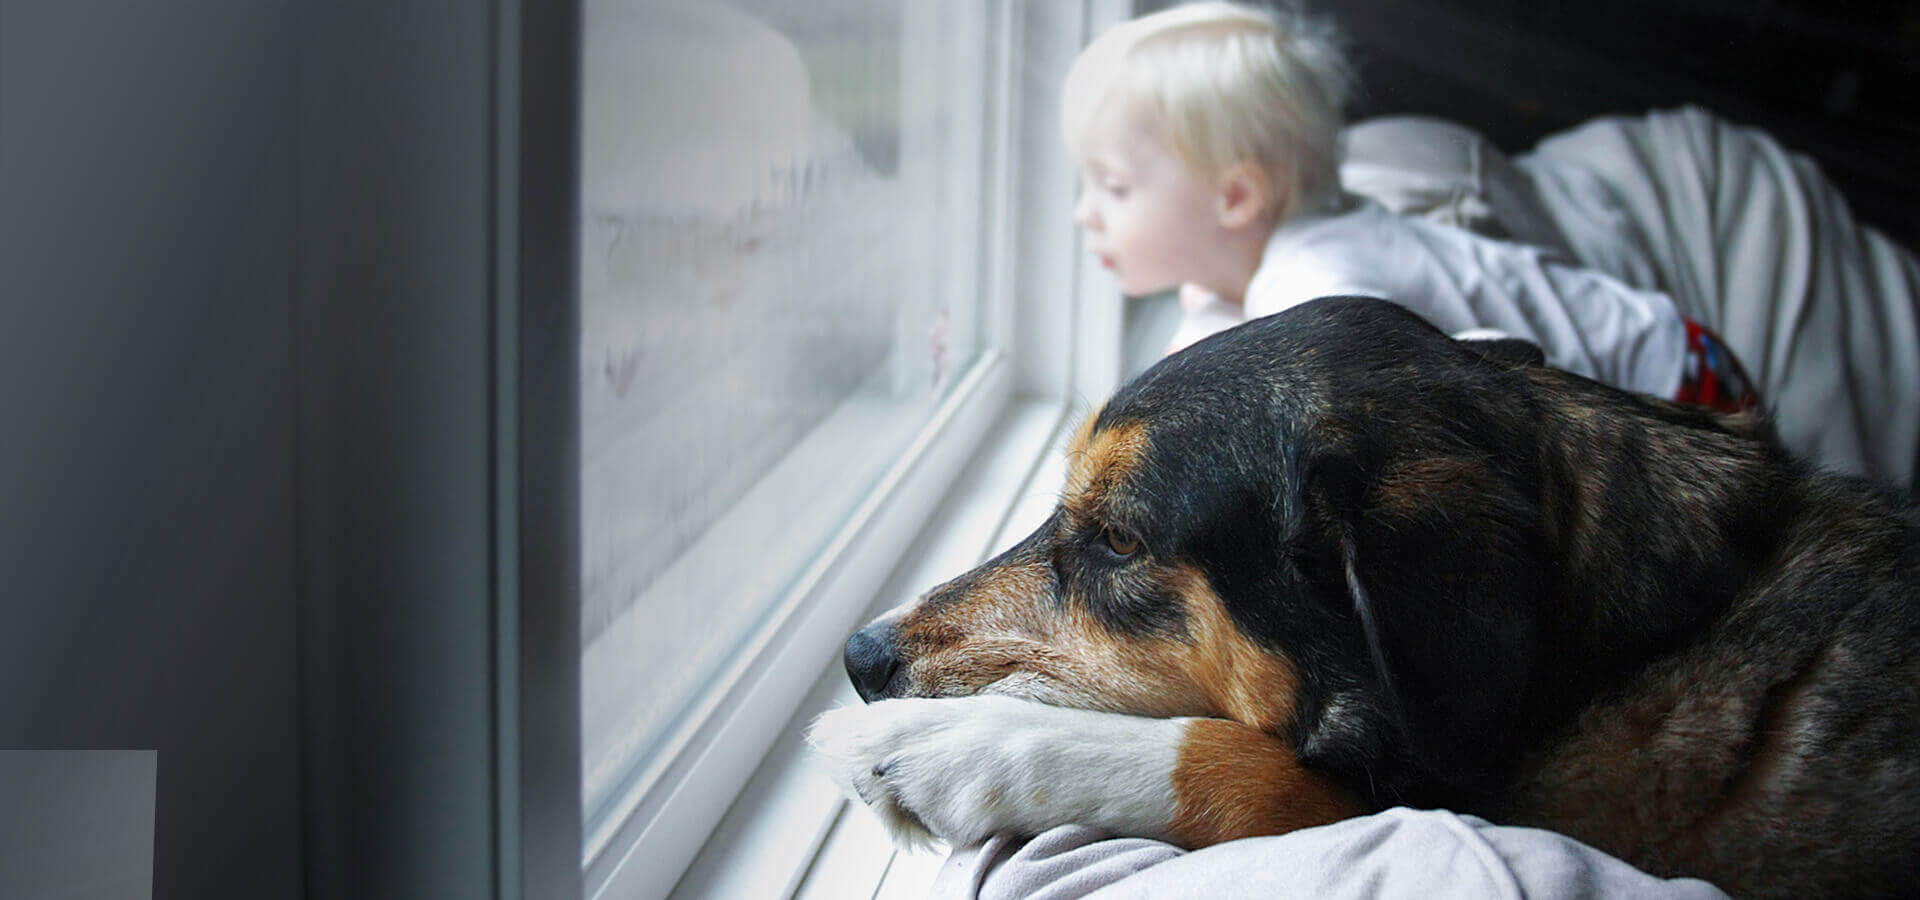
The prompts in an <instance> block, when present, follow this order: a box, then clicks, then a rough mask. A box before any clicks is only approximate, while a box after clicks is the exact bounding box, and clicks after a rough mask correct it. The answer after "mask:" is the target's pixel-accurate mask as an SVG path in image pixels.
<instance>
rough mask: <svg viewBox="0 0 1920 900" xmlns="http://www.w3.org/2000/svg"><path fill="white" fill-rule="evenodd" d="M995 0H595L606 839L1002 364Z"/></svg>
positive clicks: (586, 495) (588, 343) (587, 284)
mask: <svg viewBox="0 0 1920 900" xmlns="http://www.w3.org/2000/svg"><path fill="white" fill-rule="evenodd" d="M987 7H988V4H981V3H974V2H957V0H956V2H947V3H934V2H904V3H903V2H898V0H827V2H819V0H810V2H807V3H792V2H783V0H759V2H736V3H719V2H701V0H589V2H588V3H587V4H586V11H585V13H586V14H585V22H584V26H585V68H584V72H585V83H584V93H585V105H584V110H583V129H584V133H583V141H582V145H583V146H582V154H583V160H582V163H583V165H582V195H583V196H582V204H581V208H582V216H583V221H582V223H581V224H582V233H581V256H580V271H581V289H582V292H583V294H582V298H581V335H580V340H581V354H580V357H581V365H582V368H581V372H580V402H581V407H582V408H581V413H582V416H581V427H582V429H583V435H582V441H581V454H582V460H581V463H582V466H581V479H582V484H581V501H582V510H583V515H584V519H585V520H584V523H583V526H584V527H583V534H582V559H581V566H582V573H583V585H582V587H583V601H582V602H583V604H584V609H583V610H582V616H581V621H582V629H583V634H582V638H583V642H584V646H585V647H586V650H585V658H584V660H583V665H582V676H581V677H582V684H581V689H582V701H583V730H584V734H583V736H582V737H583V755H584V758H583V770H584V773H583V774H584V797H583V802H584V805H585V810H586V813H587V816H588V827H589V830H590V832H592V831H597V830H599V829H600V828H601V827H602V826H603V825H605V824H606V822H608V821H609V820H610V818H617V816H615V815H614V814H616V813H618V812H619V809H618V807H620V806H621V805H622V804H623V803H631V802H632V799H633V796H634V788H635V786H636V785H638V784H642V783H644V782H645V781H646V780H647V779H648V778H649V777H650V776H649V772H650V771H652V768H651V767H654V766H657V765H658V764H660V763H661V762H662V761H663V760H664V759H665V757H666V750H667V749H669V748H670V746H671V740H672V738H673V736H674V734H675V728H676V726H677V725H678V724H680V723H682V722H684V721H687V718H686V715H687V713H688V712H689V711H690V710H697V709H699V708H700V704H701V703H702V702H703V700H705V699H707V698H706V697H705V695H704V694H703V692H704V691H706V690H708V689H709V688H711V687H712V686H713V685H715V684H716V683H717V682H719V681H723V680H724V678H725V676H726V674H727V673H728V671H729V669H728V667H729V666H730V665H734V664H736V663H737V657H738V655H739V651H740V650H741V649H742V646H743V642H744V641H747V640H748V639H749V638H750V636H751V634H752V632H753V629H754V628H755V627H756V626H759V625H761V624H762V623H763V622H764V621H765V620H766V619H767V617H768V616H769V614H770V613H771V612H772V611H773V610H775V609H777V608H778V605H779V602H780V600H781V599H782V598H783V597H784V596H785V595H786V593H787V591H788V590H789V589H790V588H791V587H792V586H793V584H794V581H795V579H796V577H797V576H799V575H800V574H801V573H802V572H803V571H804V570H805V569H806V567H807V566H808V565H809V564H810V563H813V562H814V561H815V559H816V557H817V556H818V554H819V553H820V551H821V550H822V549H823V547H824V546H825V545H826V543H827V542H828V541H829V540H830V539H831V537H832V536H833V535H834V534H835V532H836V530H837V529H839V528H840V527H841V526H842V525H843V523H845V522H846V521H847V518H848V516H849V514H850V512H852V511H853V510H854V509H855V508H856V507H857V506H858V505H859V504H860V502H861V501H862V500H863V499H864V498H865V497H866V496H867V495H868V493H869V492H870V490H871V489H872V488H873V486H874V485H875V483H876V481H877V480H878V479H879V478H880V476H881V475H882V474H883V473H884V472H885V471H886V469H887V467H888V466H889V465H890V464H892V463H893V462H894V461H895V460H896V459H898V457H899V456H900V454H901V453H902V451H903V449H904V448H905V447H906V446H907V444H908V443H909V442H910V441H911V440H912V438H913V437H914V435H915V434H916V433H917V432H918V430H919V429H920V428H921V427H922V426H923V425H924V424H925V423H926V422H927V420H928V417H929V414H930V413H931V412H932V411H933V409H934V408H935V407H936V405H937V404H938V403H939V401H940V400H941V399H942V398H943V396H944V395H945V393H946V392H947V391H948V390H949V388H950V387H951V386H952V385H953V384H954V382H955V381H956V380H957V379H958V378H959V377H960V376H961V375H962V374H963V373H964V372H965V370H966V369H967V367H968V366H969V365H970V364H971V363H972V362H973V361H975V360H976V359H977V358H978V357H979V354H980V349H981V338H980V325H979V323H980V319H981V316H980V314H979V311H978V302H977V299H976V298H977V297H978V294H979V290H978V288H979V284H980V272H979V265H978V260H979V247H980V208H981V206H980V204H981V200H982V193H983V191H982V185H981V184H980V180H981V169H982V160H983V158H984V157H983V156H982V152H983V151H982V147H983V144H984V141H985V130H984V127H983V122H984V119H983V103H984V100H983V96H984V95H985V94H986V93H987V92H986V91H985V90H984V89H983V85H984V84H985V83H986V74H985V62H984V59H985V54H986V52H987V47H986V42H985V39H984V36H985V34H986V29H985V25H984V23H983V22H980V21H977V20H978V18H979V17H980V16H982V15H984V14H985V11H986V9H987ZM592 843H593V842H592V841H590V845H591V844H592Z"/></svg>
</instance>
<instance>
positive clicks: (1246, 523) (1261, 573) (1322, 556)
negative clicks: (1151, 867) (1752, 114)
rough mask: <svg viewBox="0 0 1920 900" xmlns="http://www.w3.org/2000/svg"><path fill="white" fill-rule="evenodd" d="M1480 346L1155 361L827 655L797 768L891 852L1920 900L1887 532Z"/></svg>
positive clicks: (1393, 326) (1917, 778)
mask: <svg viewBox="0 0 1920 900" xmlns="http://www.w3.org/2000/svg"><path fill="white" fill-rule="evenodd" d="M1513 350H1514V348H1513V347H1511V346H1510V345H1478V344H1473V343H1465V342H1458V341H1454V340H1452V339H1450V338H1448V337H1447V336H1446V335H1444V334H1441V333H1440V332H1438V331H1437V330H1435V329H1433V328H1432V327H1430V326H1429V325H1427V324H1426V323H1425V322H1423V321H1421V320H1420V319H1418V318H1417V317H1415V316H1414V315H1412V314H1411V313H1408V312H1407V311H1405V310H1403V309H1401V308H1400V307H1398V306H1395V305H1393V304H1390V303H1386V302H1383V301H1373V300H1361V299H1355V298H1334V299H1324V300H1319V301H1315V302H1313V303H1310V304H1305V305H1302V306H1299V307H1296V308H1294V309H1292V310H1289V311H1288V312H1285V313H1281V314H1279V315H1277V316H1271V317H1268V318H1266V319H1261V320H1258V321H1255V322H1252V323H1248V324H1247V325H1244V326H1241V327H1239V328H1236V329H1233V330H1231V331H1228V332H1224V333H1222V334H1219V335H1215V336H1214V337H1212V338H1210V339H1208V340H1206V341H1204V342H1202V343H1200V344H1197V345H1195V346H1194V347H1192V348H1189V349H1188V350H1186V351H1184V352H1182V353H1180V354H1177V355H1175V356H1173V357H1170V358H1168V359H1166V360H1164V361H1162V362H1161V363H1160V364H1158V365H1156V366H1154V367H1153V368H1152V369H1151V370H1149V371H1148V372H1147V373H1145V374H1144V375H1142V376H1141V377H1140V378H1138V379H1137V380H1135V381H1134V382H1133V383H1132V384H1130V385H1128V386H1127V387H1125V388H1123V389H1122V390H1121V391H1120V392H1119V393H1118V394H1117V395H1116V396H1114V398H1113V399H1112V400H1111V401H1110V402H1109V403H1108V404H1107V406H1106V407H1105V408H1104V409H1103V410H1101V411H1100V412H1099V413H1098V414H1097V415H1096V416H1095V417H1093V418H1092V419H1090V420H1089V421H1088V423H1087V424H1086V426H1084V427H1083V428H1082V430H1081V433H1080V434H1079V435H1078V436H1077V437H1076V438H1075V440H1074V442H1073V445H1072V447H1071V448H1070V450H1069V454H1070V455H1069V478H1068V483H1067V485H1066V487H1065V489H1064V492H1063V495H1062V498H1061V502H1060V505H1059V508H1058V509H1057V511H1056V512H1055V513H1054V515H1053V516H1052V517H1051V518H1050V519H1049V520H1048V521H1047V522H1046V523H1045V524H1044V525H1042V526H1041V527H1040V528H1039V530H1037V531H1035V532H1034V533H1033V534H1032V535H1031V536H1030V537H1028V538H1027V539H1026V540H1024V541H1021V542H1020V543H1019V544H1018V545H1017V546H1015V547H1013V548H1012V549H1010V550H1008V551H1007V552H1005V553H1003V554H1001V555H1000V556H999V557H997V558H995V559H993V560H992V561H990V562H988V563H986V564H985V565H983V566H981V567H980V568H978V569H976V570H974V571H972V572H969V573H967V574H965V575H962V576H960V577H959V578H957V579H955V580H953V581H951V582H948V583H947V584H944V585H941V586H940V587H938V588H936V589H934V590H933V591H931V592H930V593H928V594H927V595H926V596H924V597H922V598H921V599H920V600H918V601H916V602H914V603H911V604H908V605H907V606H905V607H902V608H901V609H899V610H896V611H895V612H893V613H891V614H889V615H888V616H886V617H883V618H882V619H881V620H879V621H877V622H875V623H874V624H872V625H870V626H868V627H867V628H865V629H863V630H862V631H861V632H860V633H859V634H857V635H855V636H854V637H853V638H852V639H850V640H849V642H848V650H847V663H848V670H849V673H850V674H851V675H852V677H853V678H854V681H855V683H856V685H857V686H858V687H859V688H860V692H861V694H862V696H863V697H864V698H865V699H867V700H868V701H870V703H871V705H869V706H866V707H860V708H850V709H845V710H840V711H836V712H834V713H830V714H828V716H826V717H823V718H822V719H821V720H820V722H818V723H817V724H816V726H815V728H814V730H813V739H814V741H815V744H816V746H818V747H820V748H821V750H822V751H823V752H824V753H826V754H827V755H828V757H829V758H831V759H833V760H835V761H836V763H837V771H838V772H839V774H840V777H841V778H842V779H843V780H844V781H845V782H846V784H847V785H848V787H849V788H850V789H851V790H853V791H855V792H856V793H857V794H858V795H859V796H861V797H862V798H863V799H864V800H866V801H867V802H868V803H869V804H870V805H873V806H874V807H875V808H876V809H878V810H880V811H881V812H882V813H883V817H886V818H888V820H889V821H890V823H891V824H892V825H894V827H895V828H896V830H897V831H898V832H899V833H901V834H903V835H910V834H914V833H918V832H920V831H922V830H923V829H924V830H930V831H931V832H932V833H934V834H937V835H939V836H941V837H944V838H948V839H953V840H957V841H966V840H972V839H975V838H978V837H981V836H984V835H985V834H988V833H992V832H996V831H1016V832H1033V831H1037V830H1039V829H1043V828H1046V827H1049V826H1052V825H1058V824H1066V823H1081V824H1088V825H1094V826H1098V827H1103V828H1106V829H1109V830H1112V831H1115V832H1118V833H1123V834H1134V835H1142V836H1151V837H1160V838H1164V839H1168V840H1171V841H1174V842H1176V843H1180V844H1184V845H1187V846H1199V845H1205V844H1211V843H1215V842H1219V841H1224V840H1228V839H1232V838H1236V837H1242V836H1249V835H1258V834H1273V833H1279V832H1284V831H1287V830H1290V829H1294V828H1300V827H1304V826H1308V825H1314V824H1320V823H1325V822H1330V821H1334V820H1337V819H1340V818H1343V817H1347V816H1351V815H1357V814H1361V813H1364V812H1367V811H1371V810H1376V809H1381V808H1384V807H1387V806H1392V805H1399V804H1406V805H1414V806H1444V807H1447V808H1451V809H1455V810H1459V811H1464V812H1471V813H1474V814H1478V815H1481V816H1484V817H1487V818H1489V819H1492V820H1494V821H1497V822H1503V823H1511V824H1529V825H1539V826H1543V827H1547V828H1552V829H1555V830H1557V831H1560V832H1563V833H1565V834H1568V835H1571V836H1573V837H1576V838H1579V839H1581V840H1583V841H1586V842H1587V843H1590V844H1592V845H1594V846H1596V847H1599V848H1601V849H1603V850H1606V851H1609V852H1611V853H1613V854H1616V855H1618V856H1620V857H1622V858H1624V859H1626V860H1627V861H1629V862H1631V863H1633V864H1635V865H1637V866H1640V867H1641V868H1643V869H1646V870H1648V871H1650V872H1653V873H1656V874H1662V875H1681V874H1684V875H1694V876H1699V877H1703V878H1706V879H1708V880H1710V881H1712V882H1714V883H1715V884H1717V885H1719V886H1721V887H1722V888H1724V889H1726V890H1729V891H1732V892H1734V893H1735V894H1737V895H1776V894H1777V895H1794V896H1805V895H1834V894H1841V895H1849V896H1861V895H1907V894H1912V893H1914V892H1915V891H1916V890H1917V889H1920V888H1917V887H1916V885H1920V521H1917V520H1916V516H1915V514H1914V513H1913V511H1912V509H1911V508H1910V507H1907V506H1905V505H1904V504H1903V502H1901V501H1899V500H1898V499H1897V498H1894V497H1892V496H1890V495H1889V494H1887V493H1885V492H1882V491H1880V490H1878V489H1875V488H1873V487H1870V486H1868V485H1866V484H1863V483H1860V482H1855V481H1850V480H1843V479H1839V478H1836V477H1832V476H1829V475H1824V474H1819V473H1815V472H1813V471H1812V470H1810V469H1809V468H1808V467H1807V466H1806V465H1804V464H1802V463H1800V462H1798V461H1796V460H1794V459H1792V458H1790V457H1789V456H1788V455H1787V454H1786V453H1785V451H1783V450H1782V449H1781V447H1780V445H1779V444H1778V442H1777V441H1776V440H1774V438H1773V437H1772V434H1771V431H1770V429H1769V427H1768V426H1767V424H1766V423H1765V422H1764V421H1763V420H1762V419H1760V418H1758V417H1749V416H1723V415H1718V414H1714V413H1710V412H1707V411H1704V410H1701V409H1697V408H1693V407H1687V406H1681V405H1677V404H1673V403H1668V402H1664V401H1661V400H1656V399H1653V398H1649V397H1645V396H1640V395H1634V394H1629V393H1625V392H1622V391H1618V390H1614V389H1612V388H1609V387H1606V386H1604V385H1600V384H1597V383H1594V382H1592V381H1589V380H1587V379H1584V378H1580V377H1578V376H1575V375H1571V374H1568V373H1565V372H1562V371H1559V370H1555V369H1551V368H1547V367H1544V366H1541V365H1537V364H1536V363H1537V358H1534V359H1529V358H1526V357H1525V354H1515V353H1514V352H1513ZM889 698H948V699H889ZM955 698H957V699H955ZM1036 701H1038V702H1036Z"/></svg>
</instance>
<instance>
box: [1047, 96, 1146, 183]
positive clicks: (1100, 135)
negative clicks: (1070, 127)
mask: <svg viewBox="0 0 1920 900" xmlns="http://www.w3.org/2000/svg"><path fill="white" fill-rule="evenodd" d="M1068 149H1069V150H1070V151H1071V152H1072V153H1073V156H1074V161H1075V162H1076V163H1078V164H1079V165H1080V167H1081V168H1084V169H1089V170H1091V169H1094V168H1096V167H1101V168H1105V169H1120V168H1126V167H1127V166H1128V165H1129V164H1131V163H1132V162H1134V161H1136V158H1137V157H1139V156H1140V155H1142V154H1158V155H1164V154H1167V153H1169V152H1171V151H1172V147H1171V146H1169V144H1168V140H1167V134H1166V129H1165V127H1164V125H1163V122H1162V120H1161V116H1160V115H1159V113H1158V112H1156V111H1155V110H1154V109H1153V108H1152V107H1151V106H1150V105H1149V104H1146V103H1143V102H1138V101H1131V100H1128V99H1126V98H1116V99H1113V100H1110V101H1109V102H1107V103H1105V104H1103V105H1102V106H1101V108H1100V109H1099V110H1098V111H1096V112H1095V113H1094V114H1093V115H1092V116H1089V117H1088V118H1087V119H1086V120H1085V124H1084V126H1083V127H1082V128H1080V130H1079V133H1078V134H1077V135H1075V136H1074V139H1073V140H1072V142H1071V145H1070V146H1069V148H1068Z"/></svg>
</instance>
